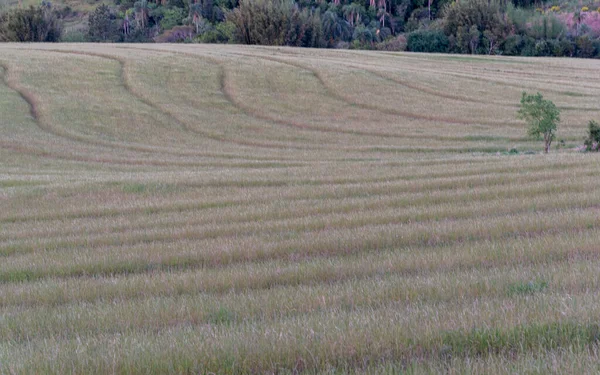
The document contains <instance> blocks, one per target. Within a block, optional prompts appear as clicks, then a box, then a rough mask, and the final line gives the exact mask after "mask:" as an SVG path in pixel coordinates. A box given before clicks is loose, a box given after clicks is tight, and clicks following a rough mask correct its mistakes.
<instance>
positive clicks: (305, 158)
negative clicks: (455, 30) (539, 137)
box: [0, 44, 600, 374]
mask: <svg viewBox="0 0 600 375" xmlns="http://www.w3.org/2000/svg"><path fill="white" fill-rule="evenodd" d="M0 52H1V53H0V78H1V79H2V80H1V82H0V112H1V116H0V129H2V132H1V133H0V158H1V159H0V160H1V161H2V163H0V259H2V262H1V263H0V321H1V322H2V324H0V372H6V373H57V374H58V373H65V372H71V373H219V374H228V373H229V374H240V373H243V374H254V373H256V374H258V373H261V374H263V373H283V374H286V373H289V374H294V373H311V374H312V373H332V374H333V373H399V372H408V373H439V372H449V373H465V372H467V373H468V372H475V373H497V372H519V373H522V372H525V373H528V372H534V373H535V372H556V373H565V372H571V373H574V372H578V373H594V372H595V371H597V357H598V354H597V353H598V344H599V340H600V326H599V325H598V319H599V318H600V310H599V309H598V306H597V303H596V301H597V299H598V292H597V289H598V288H597V287H598V285H599V284H600V279H599V277H598V273H597V269H598V266H599V265H600V264H599V263H600V258H599V256H598V254H599V253H598V240H597V239H598V238H599V237H600V219H599V216H598V214H599V212H600V206H599V204H598V202H600V190H599V188H598V187H597V183H596V181H597V176H598V172H599V169H600V163H598V160H597V158H596V157H595V156H594V155H590V154H587V155H583V154H579V153H576V152H574V150H573V147H574V146H576V145H578V144H580V143H582V140H583V137H584V133H585V126H586V124H587V121H589V120H590V119H592V118H594V116H596V117H597V116H598V115H600V107H598V104H597V103H598V98H600V85H599V84H596V83H595V82H594V81H593V80H589V79H588V78H589V77H590V75H593V74H594V72H595V71H597V70H596V69H598V63H597V62H595V61H582V60H568V59H525V58H498V57H494V58H467V59H464V58H461V57H456V56H442V55H419V54H395V53H386V52H361V51H337V50H335V51H317V50H308V49H302V50H296V49H289V48H283V49H275V48H264V47H242V46H219V47H218V48H217V47H213V46H202V45H200V46H198V45H194V46H191V45H181V46H174V45H156V46H141V45H121V46H112V45H101V46H100V45H83V44H82V45H65V44H61V45H52V46H50V45H36V46H20V45H4V46H0ZM523 90H527V91H538V90H539V91H541V92H542V93H543V94H544V95H545V96H547V97H549V98H551V99H552V100H553V101H555V102H556V103H557V105H558V106H559V107H560V108H562V109H563V123H562V124H561V127H560V131H559V138H560V139H564V140H565V141H566V142H565V145H564V146H563V147H562V148H561V149H560V150H558V151H557V150H555V149H553V150H552V153H551V154H550V155H539V154H537V152H539V150H541V142H536V141H533V140H531V139H529V138H527V137H526V136H525V130H524V128H525V126H524V124H522V123H521V122H519V121H518V120H517V119H516V116H515V112H516V110H517V109H518V100H519V98H520V94H521V92H522V91H523ZM512 148H515V149H517V150H518V151H519V152H520V153H521V155H510V154H509V153H508V151H509V150H510V149H512ZM526 151H528V153H529V154H527V155H524V154H523V153H524V152H526Z"/></svg>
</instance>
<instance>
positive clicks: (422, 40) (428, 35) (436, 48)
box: [407, 30, 449, 52]
mask: <svg viewBox="0 0 600 375" xmlns="http://www.w3.org/2000/svg"><path fill="white" fill-rule="evenodd" d="M448 46H449V41H448V37H446V35H445V34H444V33H443V32H442V31H441V30H417V31H413V32H412V33H410V34H408V38H407V49H408V50H409V51H412V52H448Z"/></svg>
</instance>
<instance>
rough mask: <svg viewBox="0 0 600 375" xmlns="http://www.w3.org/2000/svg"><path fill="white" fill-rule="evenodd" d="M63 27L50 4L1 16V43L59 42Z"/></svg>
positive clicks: (17, 10) (12, 11)
mask: <svg viewBox="0 0 600 375" xmlns="http://www.w3.org/2000/svg"><path fill="white" fill-rule="evenodd" d="M62 31H63V25H62V21H61V20H60V19H59V17H58V15H57V13H56V12H54V11H53V10H52V9H51V7H50V6H49V3H44V4H43V5H40V6H39V7H37V8H34V7H33V6H31V7H29V8H27V9H14V10H11V11H10V12H7V13H5V14H3V15H0V42H58V41H59V40H60V37H61V35H62Z"/></svg>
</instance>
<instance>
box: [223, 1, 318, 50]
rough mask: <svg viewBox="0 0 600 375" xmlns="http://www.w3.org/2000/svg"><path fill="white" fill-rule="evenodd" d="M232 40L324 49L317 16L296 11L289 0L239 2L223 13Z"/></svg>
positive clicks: (316, 13)
mask: <svg viewBox="0 0 600 375" xmlns="http://www.w3.org/2000/svg"><path fill="white" fill-rule="evenodd" d="M226 17H227V20H228V21H230V22H231V23H232V24H234V25H235V28H236V39H237V41H238V42H241V43H245V44H262V45H275V46H283V45H288V46H299V47H320V46H323V45H325V42H324V39H323V29H322V24H321V18H320V16H319V13H318V12H315V13H313V12H311V11H309V10H308V9H306V8H305V9H304V10H300V9H299V7H298V6H297V4H296V2H295V1H293V0H241V1H240V5H239V7H238V8H235V9H234V10H233V11H231V12H229V13H227V15H226Z"/></svg>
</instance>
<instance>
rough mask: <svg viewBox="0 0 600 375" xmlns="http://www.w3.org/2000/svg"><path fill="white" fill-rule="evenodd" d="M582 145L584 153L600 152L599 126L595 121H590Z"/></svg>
mask: <svg viewBox="0 0 600 375" xmlns="http://www.w3.org/2000/svg"><path fill="white" fill-rule="evenodd" d="M584 144H585V149H586V151H596V152H598V151H599V150H600V125H598V123H597V122H596V121H593V120H592V121H590V122H589V123H588V135H587V138H586V139H585V142H584Z"/></svg>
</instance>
